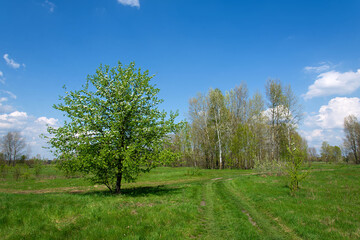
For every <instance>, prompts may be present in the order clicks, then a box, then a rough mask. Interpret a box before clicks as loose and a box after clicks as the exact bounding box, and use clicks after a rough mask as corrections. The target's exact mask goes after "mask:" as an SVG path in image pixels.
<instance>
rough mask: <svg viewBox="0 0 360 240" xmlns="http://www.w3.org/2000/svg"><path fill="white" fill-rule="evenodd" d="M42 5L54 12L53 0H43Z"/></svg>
mask: <svg viewBox="0 0 360 240" xmlns="http://www.w3.org/2000/svg"><path fill="white" fill-rule="evenodd" d="M42 6H43V7H45V8H47V9H48V10H49V12H51V13H52V12H54V10H55V7H56V5H55V4H54V3H53V2H50V1H48V0H45V2H44V3H43V4H42Z"/></svg>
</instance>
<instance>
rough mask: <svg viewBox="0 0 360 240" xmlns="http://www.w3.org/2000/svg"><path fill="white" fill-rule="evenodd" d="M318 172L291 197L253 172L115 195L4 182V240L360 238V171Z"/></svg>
mask: <svg viewBox="0 0 360 240" xmlns="http://www.w3.org/2000/svg"><path fill="white" fill-rule="evenodd" d="M311 168H312V169H311V170H310V171H311V173H310V175H309V176H308V178H307V179H305V180H304V182H302V184H301V190H300V191H299V192H298V194H297V195H296V196H295V197H292V196H290V194H289V189H288V188H287V187H286V177H284V176H269V175H264V174H256V173H255V172H253V171H249V170H247V171H244V170H200V171H199V172H195V174H193V173H194V172H193V170H192V169H190V168H158V169H154V170H153V171H152V172H150V173H148V174H144V175H143V176H141V177H140V179H139V180H138V181H137V182H136V183H128V184H124V191H123V194H122V195H111V194H109V193H108V191H107V190H106V189H105V188H104V187H103V186H94V185H91V184H89V183H88V182H87V181H85V180H84V179H81V178H70V179H67V178H65V177H64V176H63V175H62V174H61V173H60V172H58V171H57V170H56V169H55V168H54V167H53V166H48V167H46V168H45V169H43V172H42V174H41V176H40V177H38V178H35V177H30V178H29V179H27V180H19V181H15V180H14V179H13V178H12V176H10V175H9V176H8V177H7V179H6V180H2V181H0V239H360V214H359V213H360V166H353V165H352V166H351V165H333V164H329V165H328V164H314V165H313V166H312V167H311Z"/></svg>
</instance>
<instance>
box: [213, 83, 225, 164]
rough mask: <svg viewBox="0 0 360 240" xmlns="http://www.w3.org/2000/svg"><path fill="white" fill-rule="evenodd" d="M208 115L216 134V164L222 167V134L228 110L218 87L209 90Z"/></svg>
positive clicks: (223, 134)
mask: <svg viewBox="0 0 360 240" xmlns="http://www.w3.org/2000/svg"><path fill="white" fill-rule="evenodd" d="M209 117H210V120H211V122H212V126H213V127H214V130H215V135H216V142H217V150H218V151H217V153H218V156H219V165H218V166H219V168H220V169H222V168H223V167H224V161H223V151H224V136H225V131H226V128H227V127H226V125H227V123H228V110H227V109H226V106H225V97H224V95H223V94H222V92H221V91H220V89H218V88H216V89H214V90H213V89H211V90H210V91H209Z"/></svg>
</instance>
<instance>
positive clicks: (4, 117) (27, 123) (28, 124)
mask: <svg viewBox="0 0 360 240" xmlns="http://www.w3.org/2000/svg"><path fill="white" fill-rule="evenodd" d="M48 125H51V126H53V127H57V126H58V120H57V119H55V118H47V117H39V118H35V117H34V116H31V115H28V114H27V113H26V112H20V111H13V112H11V113H5V114H0V137H1V136H3V135H5V134H6V133H7V132H9V131H19V132H20V133H21V135H22V136H24V137H25V140H26V142H27V144H28V145H30V146H31V149H32V152H33V153H34V154H38V153H39V154H41V155H42V156H45V157H47V158H50V159H51V158H52V155H51V154H50V153H49V152H48V151H47V150H45V149H43V147H44V146H46V145H47V144H46V141H45V140H44V139H42V138H40V137H39V136H40V134H44V135H48V133H47V126H48Z"/></svg>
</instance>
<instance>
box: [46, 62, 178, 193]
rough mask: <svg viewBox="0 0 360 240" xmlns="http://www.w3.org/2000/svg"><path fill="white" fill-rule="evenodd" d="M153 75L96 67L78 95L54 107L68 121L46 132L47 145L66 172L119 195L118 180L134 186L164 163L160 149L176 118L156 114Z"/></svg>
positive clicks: (67, 95) (125, 68)
mask: <svg viewBox="0 0 360 240" xmlns="http://www.w3.org/2000/svg"><path fill="white" fill-rule="evenodd" d="M152 78H153V76H149V72H148V71H141V69H137V68H135V63H130V64H129V65H128V66H123V65H122V64H121V63H120V62H119V63H118V66H116V67H113V68H110V67H109V66H100V67H99V68H98V69H97V71H96V73H95V74H94V75H90V76H88V77H87V81H86V84H85V85H83V88H82V89H81V90H76V91H66V88H65V96H63V97H60V100H61V101H62V102H61V103H60V104H55V105H54V108H55V109H57V110H60V111H62V112H64V116H66V117H67V118H68V121H65V122H64V124H63V126H62V127H59V128H53V127H49V128H48V131H49V133H50V134H52V137H51V138H48V139H49V143H50V145H51V147H52V151H53V152H54V154H55V155H56V156H57V157H58V159H59V160H60V167H61V168H62V169H64V170H66V171H79V172H82V173H85V174H88V176H89V178H90V179H91V180H92V181H93V182H94V183H100V184H105V185H106V186H107V187H108V188H109V190H110V191H111V192H116V193H120V189H121V180H122V179H124V180H126V181H134V180H135V179H136V178H137V176H138V175H139V174H140V173H142V172H147V171H150V169H152V168H154V167H156V166H158V165H159V164H163V163H164V162H166V161H169V160H170V159H171V158H172V157H173V156H174V155H173V154H172V153H171V152H170V151H169V150H166V149H165V148H164V145H165V142H166V141H167V138H168V137H169V134H171V133H174V132H176V131H177V130H178V128H179V126H180V123H178V124H176V123H175V118H176V116H177V115H178V114H177V113H173V112H170V114H169V115H168V114H167V113H166V112H165V111H160V110H159V108H158V106H159V104H160V103H162V102H163V100H162V99H159V98H158V96H157V94H158V93H159V89H158V88H156V87H155V85H151V84H150V80H151V79H152Z"/></svg>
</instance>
